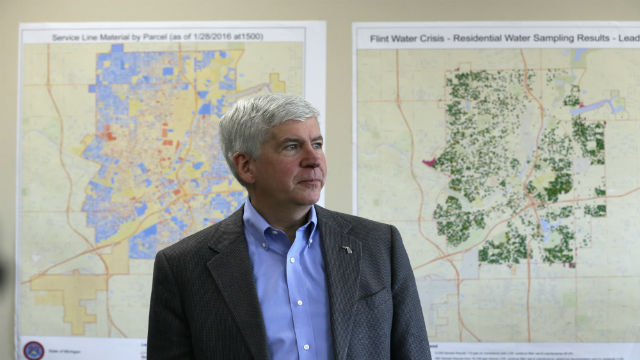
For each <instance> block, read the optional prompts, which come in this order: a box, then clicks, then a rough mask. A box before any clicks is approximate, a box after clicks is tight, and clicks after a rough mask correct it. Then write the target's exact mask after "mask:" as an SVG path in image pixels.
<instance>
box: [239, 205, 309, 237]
mask: <svg viewBox="0 0 640 360" xmlns="http://www.w3.org/2000/svg"><path fill="white" fill-rule="evenodd" d="M242 220H243V221H244V226H245V228H246V229H247V231H249V232H250V233H251V234H252V237H254V238H256V239H266V240H268V237H265V236H264V234H265V233H266V232H267V231H272V230H274V228H273V227H272V226H271V225H269V223H268V222H267V221H266V220H265V219H264V218H263V217H262V215H260V213H259V212H258V210H256V209H255V208H254V207H253V205H251V201H249V198H247V200H246V201H245V202H244V214H243V215H242ZM317 224H318V216H317V215H316V207H315V206H311V210H310V211H309V217H308V219H307V222H306V223H305V224H304V225H302V226H300V228H306V233H307V234H308V236H307V239H306V240H307V245H309V246H310V245H311V242H310V241H309V240H311V238H312V236H313V233H314V232H315V231H316V228H317ZM300 228H299V229H300Z"/></svg>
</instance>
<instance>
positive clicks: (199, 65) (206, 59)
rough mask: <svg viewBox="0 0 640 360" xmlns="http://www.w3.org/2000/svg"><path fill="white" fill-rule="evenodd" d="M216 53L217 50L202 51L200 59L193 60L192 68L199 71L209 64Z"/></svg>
mask: <svg viewBox="0 0 640 360" xmlns="http://www.w3.org/2000/svg"><path fill="white" fill-rule="evenodd" d="M216 53H217V51H203V52H202V53H201V54H202V60H198V59H195V61H194V62H193V66H194V70H195V71H200V70H202V69H204V68H206V67H207V66H209V64H211V60H213V59H215V57H216Z"/></svg>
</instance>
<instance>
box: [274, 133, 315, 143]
mask: <svg viewBox="0 0 640 360" xmlns="http://www.w3.org/2000/svg"><path fill="white" fill-rule="evenodd" d="M304 141H305V140H304V139H302V138H297V137H286V138H283V139H282V140H280V143H281V144H284V143H288V142H295V143H302V142H304ZM316 141H323V142H324V138H323V137H322V135H318V136H316V137H314V138H312V139H311V142H316Z"/></svg>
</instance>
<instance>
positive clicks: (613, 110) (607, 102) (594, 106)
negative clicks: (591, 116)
mask: <svg viewBox="0 0 640 360" xmlns="http://www.w3.org/2000/svg"><path fill="white" fill-rule="evenodd" d="M613 99H615V97H613V98H611V99H607V100H602V101H599V102H597V103H595V104H591V105H588V106H583V107H580V108H577V109H572V110H570V111H569V112H570V113H571V115H579V114H582V113H584V112H587V111H591V110H595V109H598V108H601V107H602V106H604V105H609V108H610V109H611V113H612V114H615V113H618V112H620V111H624V106H618V107H615V106H613V102H612V100H613Z"/></svg>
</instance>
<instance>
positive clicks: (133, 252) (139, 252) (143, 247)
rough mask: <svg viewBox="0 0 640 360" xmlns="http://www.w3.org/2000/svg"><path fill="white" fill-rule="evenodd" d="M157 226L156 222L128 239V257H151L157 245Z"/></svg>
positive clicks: (154, 253) (153, 255) (154, 254)
mask: <svg viewBox="0 0 640 360" xmlns="http://www.w3.org/2000/svg"><path fill="white" fill-rule="evenodd" d="M157 235H158V226H157V225H156V224H154V225H151V226H149V227H148V228H146V229H144V230H142V231H141V232H139V233H138V234H136V235H135V236H132V237H131V238H130V239H129V257H130V258H132V259H153V258H154V257H155V256H156V249H157V247H158V241H159V239H158V236H157Z"/></svg>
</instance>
